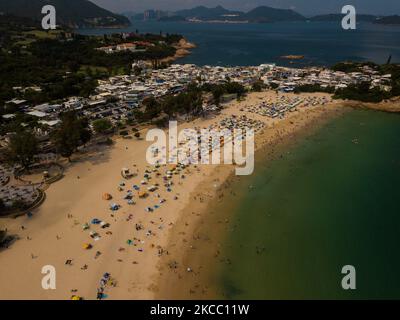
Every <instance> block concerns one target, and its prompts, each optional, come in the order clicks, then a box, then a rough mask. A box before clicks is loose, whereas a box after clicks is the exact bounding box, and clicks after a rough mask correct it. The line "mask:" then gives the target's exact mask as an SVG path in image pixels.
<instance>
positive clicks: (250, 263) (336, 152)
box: [209, 110, 400, 299]
mask: <svg viewBox="0 0 400 320" xmlns="http://www.w3.org/2000/svg"><path fill="white" fill-rule="evenodd" d="M399 137H400V116H399V115H396V114H388V113H383V112H375V111H366V110H354V111H351V112H349V113H347V114H346V115H345V116H343V117H340V118H337V119H335V120H332V121H331V122H330V123H329V124H327V125H326V126H324V127H323V128H322V129H320V130H319V131H318V132H317V133H315V134H313V135H312V136H311V137H309V138H307V139H304V140H302V141H301V142H299V143H297V144H296V145H295V146H292V147H290V148H289V149H288V150H286V152H285V153H284V156H283V158H282V159H279V160H273V161H268V164H266V165H265V164H262V161H261V165H260V163H259V164H258V166H257V167H256V173H255V174H254V175H253V176H251V177H250V178H247V179H245V180H240V181H239V182H236V183H235V184H234V190H235V192H236V193H237V194H240V195H241V197H240V199H238V203H237V205H236V206H234V207H233V208H234V209H232V205H231V204H230V205H229V208H230V209H229V210H233V212H230V216H232V217H233V221H231V225H232V226H235V227H234V229H233V230H232V231H231V232H230V233H229V235H228V237H227V241H225V243H224V248H225V249H224V256H225V258H227V259H229V260H230V262H231V263H230V264H223V267H222V269H221V266H220V265H218V266H217V263H216V262H211V263H210V266H209V268H210V269H213V268H215V270H219V271H218V275H216V278H217V279H218V280H217V281H218V283H219V289H220V290H219V291H220V292H221V291H222V296H223V297H227V298H231V299H279V298H285V299H293V298H297V299H310V298H317V299H332V298H338V299H348V298H354V299H356V298H362V299H365V298H377V299H379V298H400V273H399V272H398V270H400V254H399V251H398V244H399V243H400V214H399V213H400V210H399V208H400V205H399V201H398V190H399V187H398V185H399V182H400V139H399ZM223 207H224V205H222V206H221V208H223ZM213 264H215V266H213ZM345 265H353V266H354V267H355V268H356V285H357V289H356V290H354V291H352V290H351V291H345V290H343V289H342V287H341V281H342V277H343V276H344V275H342V274H341V269H342V267H343V266H345ZM216 272H217V271H216Z"/></svg>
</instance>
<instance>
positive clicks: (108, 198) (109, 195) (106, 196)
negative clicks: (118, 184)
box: [103, 193, 112, 201]
mask: <svg viewBox="0 0 400 320" xmlns="http://www.w3.org/2000/svg"><path fill="white" fill-rule="evenodd" d="M111 199H112V195H111V194H109V193H104V194H103V200H107V201H108V200H111Z"/></svg>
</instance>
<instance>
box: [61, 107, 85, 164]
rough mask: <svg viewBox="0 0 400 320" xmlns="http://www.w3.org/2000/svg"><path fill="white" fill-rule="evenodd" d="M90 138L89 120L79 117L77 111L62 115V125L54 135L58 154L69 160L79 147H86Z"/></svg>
mask: <svg viewBox="0 0 400 320" xmlns="http://www.w3.org/2000/svg"><path fill="white" fill-rule="evenodd" d="M90 138H91V133H90V130H89V123H88V121H87V119H86V118H80V117H78V115H77V114H76V112H75V111H68V112H65V113H64V114H62V115H61V125H60V127H59V128H58V129H57V130H56V131H55V132H54V135H53V141H54V144H55V146H56V148H57V151H58V153H60V154H61V155H62V156H63V157H66V158H68V160H70V158H71V156H72V154H73V153H74V152H75V151H76V150H77V149H78V147H80V146H82V145H85V144H86V143H87V142H89V140H90Z"/></svg>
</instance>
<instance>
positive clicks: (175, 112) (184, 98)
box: [133, 82, 246, 127]
mask: <svg viewBox="0 0 400 320" xmlns="http://www.w3.org/2000/svg"><path fill="white" fill-rule="evenodd" d="M203 93H211V94H212V95H213V98H214V100H215V103H216V104H217V105H218V106H219V104H220V102H221V98H222V96H223V95H224V94H236V95H237V97H238V98H240V97H242V96H243V95H244V94H245V93H246V90H245V88H244V87H243V86H242V85H241V84H239V83H236V82H227V83H225V84H210V83H207V84H204V85H202V86H201V87H199V86H197V85H196V84H190V85H189V86H188V88H187V89H186V91H184V92H181V93H179V94H177V95H168V96H165V97H163V98H161V99H156V98H154V97H149V98H147V99H145V100H144V101H143V102H142V108H141V110H135V111H134V112H133V113H134V116H135V118H136V119H137V121H138V122H152V123H153V124H155V125H157V126H159V127H163V126H165V125H166V124H167V122H168V121H169V120H170V119H173V118H175V117H176V116H179V115H186V116H189V117H198V116H201V115H203Z"/></svg>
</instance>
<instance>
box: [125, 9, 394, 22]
mask: <svg viewBox="0 0 400 320" xmlns="http://www.w3.org/2000/svg"><path fill="white" fill-rule="evenodd" d="M125 15H126V16H127V17H129V18H131V19H132V20H145V21H146V20H158V21H160V22H208V23H217V22H219V23H272V22H285V21H310V22H320V21H340V20H341V19H342V18H343V15H342V14H340V13H334V14H323V15H317V16H313V17H305V16H303V15H301V14H300V13H298V12H296V11H294V10H291V9H277V8H272V7H267V6H260V7H257V8H255V9H253V10H251V11H249V12H241V11H232V10H228V9H225V8H224V7H222V6H217V7H215V8H207V7H205V6H198V7H195V8H193V9H186V10H178V11H176V12H167V11H161V10H147V11H145V12H144V13H139V14H138V13H136V14H134V13H132V12H127V13H125ZM357 21H359V22H369V23H376V24H385V25H398V24H400V16H397V15H394V16H387V17H382V16H376V15H372V14H358V15H357Z"/></svg>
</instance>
